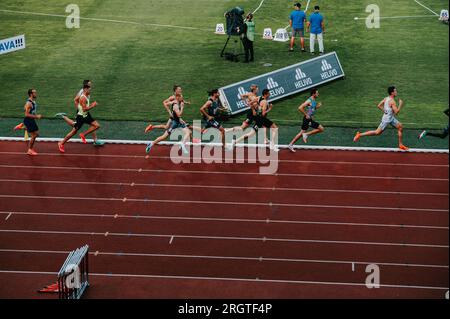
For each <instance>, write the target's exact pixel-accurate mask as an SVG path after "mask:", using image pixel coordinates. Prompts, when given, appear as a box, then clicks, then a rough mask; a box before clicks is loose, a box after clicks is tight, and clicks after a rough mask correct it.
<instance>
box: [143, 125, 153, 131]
mask: <svg viewBox="0 0 450 319" xmlns="http://www.w3.org/2000/svg"><path fill="white" fill-rule="evenodd" d="M151 130H153V125H152V124H150V125H149V126H147V127H146V128H145V131H144V132H145V133H148V132H150V131H151Z"/></svg>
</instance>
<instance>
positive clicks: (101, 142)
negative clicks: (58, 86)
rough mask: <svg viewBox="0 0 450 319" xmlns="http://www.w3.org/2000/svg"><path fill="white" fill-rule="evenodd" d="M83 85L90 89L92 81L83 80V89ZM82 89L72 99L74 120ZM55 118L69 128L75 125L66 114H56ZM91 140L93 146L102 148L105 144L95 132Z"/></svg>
mask: <svg viewBox="0 0 450 319" xmlns="http://www.w3.org/2000/svg"><path fill="white" fill-rule="evenodd" d="M85 85H89V86H90V87H91V89H92V81H91V80H84V81H83V88H84V86H85ZM83 88H82V89H81V90H80V91H79V92H78V93H77V95H76V96H75V98H74V99H73V102H74V105H75V110H76V112H75V118H76V117H77V113H78V104H79V103H80V97H81V95H82V94H83ZM55 117H58V118H61V119H63V120H64V122H66V123H67V125H69V126H70V127H74V125H75V121H73V120H71V119H70V118H69V117H68V116H67V114H66V113H56V114H55ZM92 139H93V140H94V142H93V145H94V146H102V145H104V144H105V143H104V142H103V141H100V140H98V139H97V132H96V131H94V132H93V133H92Z"/></svg>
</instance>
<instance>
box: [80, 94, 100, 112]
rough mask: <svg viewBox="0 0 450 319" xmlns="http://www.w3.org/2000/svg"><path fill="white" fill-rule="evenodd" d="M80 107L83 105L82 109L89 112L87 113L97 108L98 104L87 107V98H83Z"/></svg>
mask: <svg viewBox="0 0 450 319" xmlns="http://www.w3.org/2000/svg"><path fill="white" fill-rule="evenodd" d="M80 105H81V108H82V109H83V111H84V112H87V111H90V110H92V109H93V108H94V107H96V106H97V102H94V103H92V104H90V105H87V99H86V97H81V98H80Z"/></svg>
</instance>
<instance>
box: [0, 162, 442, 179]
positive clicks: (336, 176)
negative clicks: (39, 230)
mask: <svg viewBox="0 0 450 319" xmlns="http://www.w3.org/2000/svg"><path fill="white" fill-rule="evenodd" d="M2 167H3V168H23V169H52V170H72V171H74V170H75V171H97V172H98V171H104V172H128V173H130V172H144V173H171V174H206V175H211V174H214V175H241V176H252V177H255V176H261V177H267V178H274V177H278V176H287V177H314V178H348V179H385V180H406V181H437V182H448V180H449V179H448V178H425V177H401V176H363V175H333V174H294V173H292V174H289V173H276V174H273V175H258V173H257V172H254V173H251V172H233V171H208V170H204V171H196V170H192V171H190V170H169V169H142V168H140V169H134V168H102V167H72V166H33V165H0V168H2Z"/></svg>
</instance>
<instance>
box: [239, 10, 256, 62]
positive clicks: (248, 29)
mask: <svg viewBox="0 0 450 319" xmlns="http://www.w3.org/2000/svg"><path fill="white" fill-rule="evenodd" d="M243 27H244V30H242V43H243V44H244V51H245V61H244V63H249V62H253V61H255V55H254V50H253V42H254V41H255V23H254V22H253V14H252V13H249V14H248V15H247V17H246V18H245V21H244V26H243Z"/></svg>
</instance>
